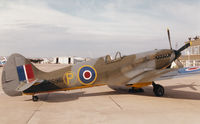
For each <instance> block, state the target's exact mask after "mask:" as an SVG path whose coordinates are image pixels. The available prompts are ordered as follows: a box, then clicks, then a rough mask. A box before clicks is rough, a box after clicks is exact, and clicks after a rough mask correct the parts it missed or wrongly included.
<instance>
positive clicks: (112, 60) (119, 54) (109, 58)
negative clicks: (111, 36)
mask: <svg viewBox="0 0 200 124" xmlns="http://www.w3.org/2000/svg"><path fill="white" fill-rule="evenodd" d="M122 58H123V57H122V56H121V53H120V52H119V51H117V53H116V54H115V58H114V59H112V58H111V57H110V55H106V56H105V59H104V60H105V62H106V63H112V62H116V61H119V60H121V59H122Z"/></svg>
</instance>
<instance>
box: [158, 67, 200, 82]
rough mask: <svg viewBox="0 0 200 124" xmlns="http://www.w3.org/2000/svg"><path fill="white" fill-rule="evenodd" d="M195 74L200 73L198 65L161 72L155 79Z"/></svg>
mask: <svg viewBox="0 0 200 124" xmlns="http://www.w3.org/2000/svg"><path fill="white" fill-rule="evenodd" d="M196 74H200V67H199V66H196V67H186V68H180V69H176V70H172V71H169V72H167V73H165V74H162V75H161V76H160V77H158V78H156V79H155V81H157V80H165V79H171V78H180V77H186V76H193V75H196Z"/></svg>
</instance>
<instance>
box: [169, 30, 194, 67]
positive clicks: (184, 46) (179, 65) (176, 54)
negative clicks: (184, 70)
mask: <svg viewBox="0 0 200 124" xmlns="http://www.w3.org/2000/svg"><path fill="white" fill-rule="evenodd" d="M167 34H168V40H169V45H170V49H171V50H172V44H171V37H170V31H169V29H167ZM190 45H191V42H189V43H186V44H185V45H183V46H182V47H181V48H179V49H178V50H174V53H175V59H174V62H175V63H176V65H177V66H178V67H183V64H182V63H181V62H180V61H179V60H178V58H179V57H180V56H181V52H182V51H183V50H185V49H186V48H188V47H189V46H190Z"/></svg>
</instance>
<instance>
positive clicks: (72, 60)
mask: <svg viewBox="0 0 200 124" xmlns="http://www.w3.org/2000/svg"><path fill="white" fill-rule="evenodd" d="M87 60H89V59H88V58H82V57H75V56H69V57H54V58H53V61H52V62H51V63H53V64H76V63H78V62H83V61H87Z"/></svg>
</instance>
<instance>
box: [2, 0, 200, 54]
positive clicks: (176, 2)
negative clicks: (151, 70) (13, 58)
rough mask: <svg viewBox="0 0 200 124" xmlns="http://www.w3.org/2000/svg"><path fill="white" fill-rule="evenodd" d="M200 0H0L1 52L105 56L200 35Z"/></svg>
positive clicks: (158, 46) (166, 45)
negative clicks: (169, 36) (169, 33)
mask: <svg viewBox="0 0 200 124" xmlns="http://www.w3.org/2000/svg"><path fill="white" fill-rule="evenodd" d="M199 7H200V1H199V0H0V55H4V56H7V55H10V54H12V53H16V52H17V53H21V54H23V55H25V56H27V57H51V56H69V55H74V56H83V57H99V56H104V55H106V54H114V53H115V52H116V51H121V52H122V54H126V55H127V54H133V53H138V52H143V51H147V50H153V49H163V48H169V44H168V40H167V33H166V29H167V28H168V27H169V28H170V30H171V38H172V42H173V48H175V44H176V42H177V43H178V46H179V47H180V46H181V45H183V43H184V42H185V41H186V40H187V39H188V37H195V36H196V35H200V14H199V12H200V8H199Z"/></svg>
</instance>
